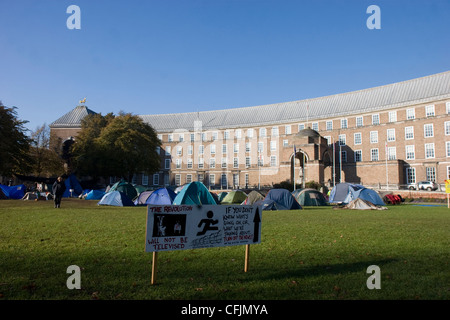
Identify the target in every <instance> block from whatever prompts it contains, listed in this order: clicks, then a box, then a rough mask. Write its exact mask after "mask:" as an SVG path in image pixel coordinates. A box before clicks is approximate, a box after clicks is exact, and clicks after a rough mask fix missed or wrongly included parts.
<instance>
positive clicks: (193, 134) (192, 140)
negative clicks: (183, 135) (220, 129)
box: [190, 133, 195, 142]
mask: <svg viewBox="0 0 450 320" xmlns="http://www.w3.org/2000/svg"><path fill="white" fill-rule="evenodd" d="M190 135H191V142H194V141H195V133H191V134H190Z"/></svg>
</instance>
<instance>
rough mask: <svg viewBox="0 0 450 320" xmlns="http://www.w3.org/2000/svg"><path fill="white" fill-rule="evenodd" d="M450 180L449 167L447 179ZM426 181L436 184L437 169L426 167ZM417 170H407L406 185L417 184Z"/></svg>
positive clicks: (409, 168)
mask: <svg viewBox="0 0 450 320" xmlns="http://www.w3.org/2000/svg"><path fill="white" fill-rule="evenodd" d="M448 178H450V166H448V167H447V179H448ZM425 179H426V181H433V182H436V168H435V167H426V168H425ZM416 182H417V179H416V168H414V167H407V168H406V183H407V184H410V183H416Z"/></svg>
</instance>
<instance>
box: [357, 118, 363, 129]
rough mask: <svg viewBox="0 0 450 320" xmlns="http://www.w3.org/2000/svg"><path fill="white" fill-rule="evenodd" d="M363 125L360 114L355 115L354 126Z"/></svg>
mask: <svg viewBox="0 0 450 320" xmlns="http://www.w3.org/2000/svg"><path fill="white" fill-rule="evenodd" d="M363 125H364V121H363V117H362V116H359V117H356V126H357V127H362V126H363Z"/></svg>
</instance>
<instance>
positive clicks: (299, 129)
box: [298, 123, 305, 132]
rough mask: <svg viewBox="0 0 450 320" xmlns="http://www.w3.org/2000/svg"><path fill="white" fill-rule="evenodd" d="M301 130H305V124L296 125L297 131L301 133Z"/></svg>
mask: <svg viewBox="0 0 450 320" xmlns="http://www.w3.org/2000/svg"><path fill="white" fill-rule="evenodd" d="M303 129H305V124H304V123H301V124H299V125H298V131H299V132H300V131H302V130H303Z"/></svg>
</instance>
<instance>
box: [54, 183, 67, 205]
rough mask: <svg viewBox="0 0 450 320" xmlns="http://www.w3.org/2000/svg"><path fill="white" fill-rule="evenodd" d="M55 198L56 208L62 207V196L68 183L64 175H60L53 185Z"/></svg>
mask: <svg viewBox="0 0 450 320" xmlns="http://www.w3.org/2000/svg"><path fill="white" fill-rule="evenodd" d="M52 191H53V198H54V200H55V208H61V198H62V196H63V194H64V191H66V185H65V183H64V181H63V179H62V177H58V179H56V181H55V183H54V184H53V187H52Z"/></svg>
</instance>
